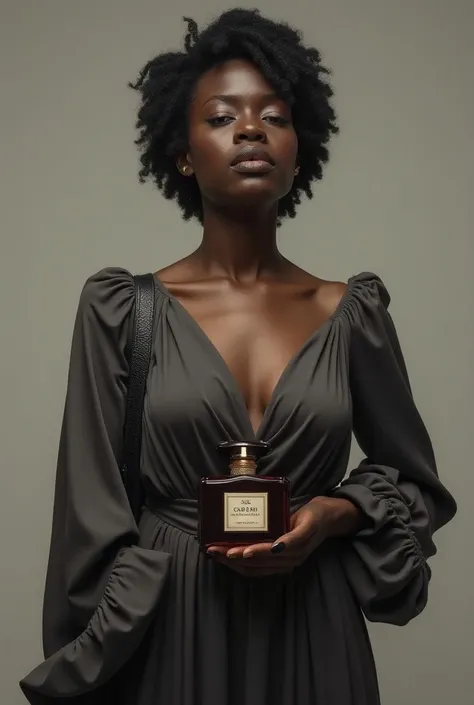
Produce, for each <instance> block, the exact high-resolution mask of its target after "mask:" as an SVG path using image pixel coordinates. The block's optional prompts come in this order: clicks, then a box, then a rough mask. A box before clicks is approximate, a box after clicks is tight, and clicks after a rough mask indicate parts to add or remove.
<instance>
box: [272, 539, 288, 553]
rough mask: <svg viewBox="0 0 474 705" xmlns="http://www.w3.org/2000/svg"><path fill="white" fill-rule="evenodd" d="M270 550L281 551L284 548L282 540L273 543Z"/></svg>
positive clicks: (273, 551)
mask: <svg viewBox="0 0 474 705" xmlns="http://www.w3.org/2000/svg"><path fill="white" fill-rule="evenodd" d="M270 550H271V552H272V553H281V552H282V551H284V550H285V544H284V543H283V542H281V543H275V544H274V545H273V546H272V547H271V549H270Z"/></svg>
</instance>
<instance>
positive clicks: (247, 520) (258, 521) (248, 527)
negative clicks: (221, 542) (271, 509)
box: [224, 492, 268, 532]
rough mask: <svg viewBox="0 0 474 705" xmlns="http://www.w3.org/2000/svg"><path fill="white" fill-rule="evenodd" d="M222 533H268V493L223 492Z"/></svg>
mask: <svg viewBox="0 0 474 705" xmlns="http://www.w3.org/2000/svg"><path fill="white" fill-rule="evenodd" d="M224 531H233V532H236V531H237V532H238V531H268V492H252V493H251V494H241V493H240V492H224Z"/></svg>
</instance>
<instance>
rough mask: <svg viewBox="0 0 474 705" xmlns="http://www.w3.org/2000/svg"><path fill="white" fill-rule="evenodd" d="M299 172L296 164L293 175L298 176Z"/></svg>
mask: <svg viewBox="0 0 474 705" xmlns="http://www.w3.org/2000/svg"><path fill="white" fill-rule="evenodd" d="M299 173H300V168H299V166H297V167H296V169H295V176H298V174H299Z"/></svg>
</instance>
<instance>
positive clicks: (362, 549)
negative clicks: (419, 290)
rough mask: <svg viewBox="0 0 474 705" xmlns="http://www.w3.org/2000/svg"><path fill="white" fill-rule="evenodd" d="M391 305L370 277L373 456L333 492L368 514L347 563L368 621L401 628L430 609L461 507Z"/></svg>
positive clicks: (366, 391) (359, 403)
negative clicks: (449, 530)
mask: <svg viewBox="0 0 474 705" xmlns="http://www.w3.org/2000/svg"><path fill="white" fill-rule="evenodd" d="M388 303H389V296H388V293H387V291H386V289H385V287H384V286H383V284H382V282H381V281H380V279H378V278H377V277H375V276H374V275H372V279H371V280H369V281H368V282H365V286H363V287H361V289H360V291H359V296H358V305H357V306H356V307H354V309H353V311H352V321H351V323H352V338H351V348H350V380H351V382H350V384H351V395H352V403H353V426H354V434H355V436H356V439H357V441H358V443H359V446H360V448H361V449H362V451H363V453H364V455H365V456H366V458H365V460H363V461H362V463H361V464H360V465H359V467H358V468H357V469H356V470H354V471H353V472H352V473H351V474H350V476H349V478H348V479H347V480H345V481H344V482H343V483H342V484H341V486H340V487H338V488H337V489H336V490H335V492H334V495H333V496H334V497H337V498H341V499H345V500H349V501H350V502H351V503H352V504H353V505H355V506H356V507H357V508H358V509H359V511H360V512H361V515H360V516H361V518H362V520H363V528H362V529H361V530H360V531H359V532H358V533H357V534H356V535H355V536H353V537H352V539H351V540H350V541H348V542H347V552H346V553H345V556H344V566H345V569H346V572H347V577H348V580H349V582H350V584H351V586H352V588H353V590H354V592H355V594H356V596H357V598H358V600H359V602H360V605H361V608H362V609H363V611H364V614H365V616H366V617H367V619H369V620H370V621H379V622H388V623H392V624H399V625H401V624H406V623H407V622H409V621H410V620H411V619H413V617H415V616H416V615H418V614H419V613H420V612H421V611H422V610H423V608H424V607H425V605H426V602H427V592H428V583H429V580H430V576H431V571H430V568H429V566H428V564H427V559H428V558H430V557H431V556H433V555H434V554H435V553H436V547H435V545H434V543H433V534H434V533H435V531H437V530H438V529H439V528H440V527H442V526H443V525H444V524H446V523H447V522H448V521H449V520H450V519H452V517H453V516H454V515H455V513H456V504H455V501H454V499H453V498H452V496H451V495H450V493H449V492H448V491H447V490H446V488H445V487H444V486H443V484H442V483H441V482H440V480H439V477H438V472H437V469H436V463H435V458H434V454H433V449H432V445H431V441H430V438H429V436H428V433H427V431H426V428H425V426H424V423H423V421H422V419H421V417H420V415H419V413H418V410H417V408H416V405H415V402H414V400H413V396H412V392H411V388H410V383H409V379H408V374H407V370H406V367H405V362H404V358H403V354H402V351H401V348H400V344H399V340H398V336H397V333H396V330H395V327H394V324H393V321H392V319H391V317H390V315H389V313H388V310H387V309H388Z"/></svg>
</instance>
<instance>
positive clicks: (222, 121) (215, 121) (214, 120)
mask: <svg viewBox="0 0 474 705" xmlns="http://www.w3.org/2000/svg"><path fill="white" fill-rule="evenodd" d="M231 120H232V118H231V117H230V115H216V116H215V117H211V118H208V119H207V120H206V122H208V123H209V125H213V126H214V127H219V126H220V125H228V124H229V122H230V121H231Z"/></svg>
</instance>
